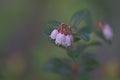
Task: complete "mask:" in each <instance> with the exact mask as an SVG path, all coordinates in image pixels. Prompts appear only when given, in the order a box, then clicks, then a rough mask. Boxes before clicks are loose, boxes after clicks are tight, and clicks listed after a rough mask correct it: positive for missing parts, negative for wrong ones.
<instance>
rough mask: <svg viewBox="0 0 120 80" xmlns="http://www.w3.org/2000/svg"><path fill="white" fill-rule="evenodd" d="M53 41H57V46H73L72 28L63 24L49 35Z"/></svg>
mask: <svg viewBox="0 0 120 80" xmlns="http://www.w3.org/2000/svg"><path fill="white" fill-rule="evenodd" d="M49 37H50V38H51V39H55V44H57V45H62V46H64V47H69V46H71V44H72V41H73V36H72V30H71V28H70V26H68V25H66V24H64V23H62V24H60V25H59V26H58V27H57V28H55V29H54V30H53V31H52V32H51V34H50V35H49Z"/></svg>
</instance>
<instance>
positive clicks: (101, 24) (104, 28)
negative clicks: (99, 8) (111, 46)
mask: <svg viewBox="0 0 120 80" xmlns="http://www.w3.org/2000/svg"><path fill="white" fill-rule="evenodd" d="M97 26H98V27H97V28H100V29H101V30H102V33H103V36H104V37H105V39H107V40H110V39H111V38H112V37H113V32H112V29H111V27H110V25H109V24H106V23H104V22H103V21H99V22H98V23H97Z"/></svg>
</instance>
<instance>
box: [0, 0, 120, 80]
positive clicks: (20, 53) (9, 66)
mask: <svg viewBox="0 0 120 80" xmlns="http://www.w3.org/2000/svg"><path fill="white" fill-rule="evenodd" d="M119 3H120V0H0V80H61V77H62V76H61V75H58V74H55V73H51V72H46V71H44V66H45V63H46V62H47V61H48V59H50V58H52V57H62V58H66V57H68V56H67V54H66V53H65V51H64V50H62V49H61V48H58V47H56V46H54V45H53V44H52V43H51V42H50V40H49V38H48V36H44V35H43V34H42V31H43V30H44V29H45V28H46V27H47V22H48V21H49V20H59V21H62V22H64V23H69V20H70V17H71V16H72V15H73V14H74V13H75V12H76V11H77V10H80V9H86V8H87V9H89V10H90V11H91V13H92V16H93V20H94V21H95V20H98V19H103V20H105V21H106V22H107V23H109V24H110V25H111V27H112V29H113V32H114V37H113V44H112V45H107V44H104V45H103V46H102V47H100V48H98V49H97V50H95V52H96V57H97V59H98V60H99V61H100V63H101V66H100V68H99V69H97V70H95V71H93V72H92V73H91V76H92V80H120V68H119V67H120V59H119V57H120V54H119V53H120V42H119V41H120V36H119V35H120V27H119V25H120V22H119V21H120V9H119V7H120V5H119Z"/></svg>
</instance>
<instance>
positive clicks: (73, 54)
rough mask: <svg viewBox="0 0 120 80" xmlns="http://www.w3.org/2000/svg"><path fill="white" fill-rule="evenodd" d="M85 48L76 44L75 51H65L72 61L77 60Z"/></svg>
mask: <svg viewBox="0 0 120 80" xmlns="http://www.w3.org/2000/svg"><path fill="white" fill-rule="evenodd" d="M86 47H87V46H86V45H84V44H77V45H76V47H75V49H69V48H68V49H67V54H68V56H69V57H71V58H72V59H73V60H75V61H76V60H78V58H79V56H80V53H82V52H83V51H84V50H85V48H86Z"/></svg>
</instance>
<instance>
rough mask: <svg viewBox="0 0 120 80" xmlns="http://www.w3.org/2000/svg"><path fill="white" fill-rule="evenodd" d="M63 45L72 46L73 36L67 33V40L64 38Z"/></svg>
mask: <svg viewBox="0 0 120 80" xmlns="http://www.w3.org/2000/svg"><path fill="white" fill-rule="evenodd" d="M62 45H63V46H64V47H68V46H71V38H70V35H66V36H65V40H64V42H62Z"/></svg>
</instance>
